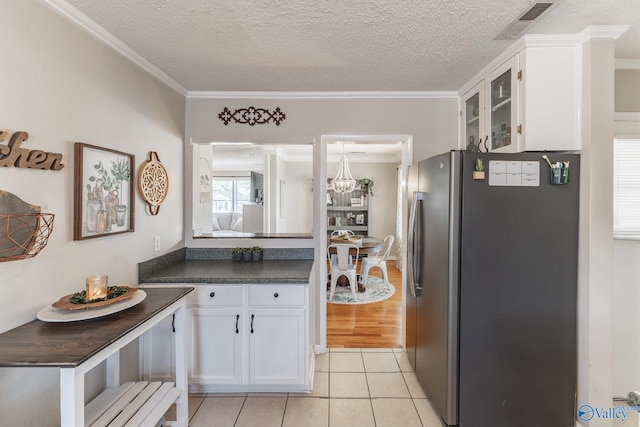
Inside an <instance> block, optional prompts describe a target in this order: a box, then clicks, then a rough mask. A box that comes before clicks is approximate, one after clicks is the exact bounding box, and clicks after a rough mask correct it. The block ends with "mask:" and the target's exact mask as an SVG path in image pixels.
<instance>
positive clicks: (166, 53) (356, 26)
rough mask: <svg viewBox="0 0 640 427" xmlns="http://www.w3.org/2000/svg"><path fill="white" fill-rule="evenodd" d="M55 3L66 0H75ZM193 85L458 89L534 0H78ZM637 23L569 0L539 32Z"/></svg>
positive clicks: (539, 24)
mask: <svg viewBox="0 0 640 427" xmlns="http://www.w3.org/2000/svg"><path fill="white" fill-rule="evenodd" d="M49 2H50V3H51V2H55V3H65V1H64V0H49ZM67 3H68V4H69V5H71V6H72V7H74V8H76V9H77V10H79V11H80V12H81V13H83V14H84V15H86V16H87V17H88V18H90V19H91V20H93V21H94V22H95V23H97V24H98V25H99V26H101V27H103V28H104V29H105V30H106V31H108V32H109V33H111V34H112V35H113V36H115V37H116V38H118V39H120V40H121V41H122V42H123V43H125V44H126V45H127V46H129V47H130V48H131V49H133V50H134V51H135V52H137V53H138V54H139V55H141V56H142V57H144V58H145V59H146V60H148V61H149V62H150V63H152V64H153V65H154V66H156V67H157V68H159V69H160V70H162V71H163V72H164V73H166V74H167V75H168V76H169V77H171V78H172V79H173V80H175V81H176V82H178V83H179V84H180V85H182V86H183V87H184V88H186V89H187V90H189V91H452V90H458V89H460V88H461V87H462V86H463V85H464V84H465V83H466V82H467V81H468V80H469V79H471V78H472V77H473V76H474V75H475V74H476V73H478V72H479V71H480V70H481V69H482V68H484V67H485V66H486V65H487V64H489V62H491V60H492V59H494V58H495V57H496V56H497V55H498V54H499V53H500V52H502V51H503V50H505V49H506V48H507V47H508V46H509V45H510V44H511V43H512V41H510V40H494V38H495V37H496V36H497V35H498V34H499V33H500V32H501V31H502V30H503V29H504V28H505V27H506V26H507V25H508V24H509V23H510V22H511V21H513V20H514V19H516V18H518V17H519V16H520V15H521V14H522V13H523V12H524V11H525V10H526V9H528V8H529V7H530V6H531V5H532V4H533V2H532V1H530V0H395V1H394V0H366V1H365V0H235V1H224V2H223V1H220V0H110V1H105V0H67ZM591 24H599V25H604V24H629V25H633V28H632V29H631V30H630V31H629V32H628V33H627V34H625V35H623V36H622V37H621V38H620V39H619V41H618V42H617V45H616V56H617V57H621V58H640V0H559V1H557V2H556V4H555V6H554V7H553V8H551V9H550V10H549V11H548V12H547V13H546V14H544V15H543V16H542V17H541V18H540V19H539V20H538V21H536V23H535V24H533V25H532V26H530V27H529V28H528V30H527V33H531V34H536V33H544V34H569V33H577V32H580V31H582V30H583V29H584V28H585V27H586V26H588V25H591Z"/></svg>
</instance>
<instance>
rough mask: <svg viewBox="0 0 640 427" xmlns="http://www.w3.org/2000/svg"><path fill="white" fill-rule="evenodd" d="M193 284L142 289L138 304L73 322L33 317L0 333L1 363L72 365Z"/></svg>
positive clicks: (75, 364)
mask: <svg viewBox="0 0 640 427" xmlns="http://www.w3.org/2000/svg"><path fill="white" fill-rule="evenodd" d="M192 290H193V288H188V287H187V288H170V287H166V288H161V289H145V290H144V291H145V292H146V294H147V297H146V298H145V299H144V300H143V301H142V302H140V303H139V304H137V305H135V306H133V307H130V308H127V309H126V310H123V311H119V312H117V313H113V314H109V315H107V316H103V317H99V318H95V319H90V320H80V321H76V322H60V323H57V322H56V323H47V322H42V321H40V320H34V321H32V322H29V323H26V324H24V325H22V326H18V327H17V328H15V329H11V330H10V331H7V332H5V333H3V334H0V367H7V366H9V367H19V366H28V367H36V366H46V367H54V366H56V367H74V366H78V365H80V364H81V363H82V362H85V361H86V360H87V359H89V358H90V357H92V356H94V355H95V354H97V353H99V352H100V351H101V350H103V349H105V348H106V347H108V346H109V345H110V344H111V343H113V342H114V341H115V340H117V339H118V338H120V337H122V336H124V335H126V334H127V333H129V332H130V331H132V330H133V329H135V328H136V327H137V326H139V325H141V324H142V323H144V322H146V321H147V320H149V319H150V318H151V317H153V316H154V315H156V314H157V313H159V312H160V311H162V310H163V309H164V308H166V307H168V306H170V305H171V304H173V303H174V302H175V301H177V300H179V299H180V298H183V297H184V296H185V295H186V294H188V293H189V292H191V291H192Z"/></svg>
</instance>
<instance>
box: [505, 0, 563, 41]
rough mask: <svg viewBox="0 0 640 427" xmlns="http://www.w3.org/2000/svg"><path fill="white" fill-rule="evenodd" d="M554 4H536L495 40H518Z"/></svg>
mask: <svg viewBox="0 0 640 427" xmlns="http://www.w3.org/2000/svg"><path fill="white" fill-rule="evenodd" d="M553 5H554V2H545V3H534V4H533V6H531V7H530V8H528V9H527V10H526V11H525V12H524V13H522V14H521V15H520V16H519V17H518V18H517V19H516V20H515V21H513V22H511V23H510V24H509V25H507V27H506V28H505V29H504V30H502V32H501V33H500V34H498V35H497V36H496V38H495V40H508V39H516V38H518V37H519V36H520V35H522V33H524V31H525V30H526V29H527V28H528V27H529V26H530V25H531V24H533V22H534V21H535V20H536V19H538V18H540V16H541V15H542V14H543V13H545V12H546V11H548V10H549V9H550V8H551V6H553Z"/></svg>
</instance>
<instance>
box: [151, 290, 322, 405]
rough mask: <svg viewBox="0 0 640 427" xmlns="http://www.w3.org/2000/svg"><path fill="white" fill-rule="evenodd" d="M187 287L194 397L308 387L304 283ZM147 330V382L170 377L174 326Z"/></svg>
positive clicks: (307, 334)
mask: <svg viewBox="0 0 640 427" xmlns="http://www.w3.org/2000/svg"><path fill="white" fill-rule="evenodd" d="M189 286H194V287H195V290H194V292H191V293H190V294H189V295H188V296H187V307H188V317H189V322H188V337H189V344H188V345H189V347H188V361H189V390H190V391H191V392H223V391H227V392H234V391H309V390H310V388H311V381H310V369H311V357H312V356H313V352H312V350H311V346H310V343H309V297H308V286H307V285H306V284H282V285H277V284H276V285H274V284H260V285H255V284H252V285H199V284H194V285H189ZM149 332H150V333H148V334H147V336H146V337H145V338H144V339H143V341H142V351H141V358H142V360H143V361H144V363H142V366H143V377H145V379H148V378H151V377H153V376H154V374H156V375H157V373H160V372H162V373H166V372H173V370H172V369H171V368H172V366H171V367H170V366H169V365H173V361H171V360H170V358H167V357H166V355H167V354H171V352H169V351H167V350H166V349H170V345H171V340H172V335H173V334H172V332H171V325H170V324H169V325H164V327H163V328H158V329H157V330H156V328H154V330H152V331H149ZM165 347H166V349H165Z"/></svg>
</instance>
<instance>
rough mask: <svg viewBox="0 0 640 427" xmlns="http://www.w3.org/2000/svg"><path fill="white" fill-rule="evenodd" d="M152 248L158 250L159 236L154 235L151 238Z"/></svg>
mask: <svg viewBox="0 0 640 427" xmlns="http://www.w3.org/2000/svg"><path fill="white" fill-rule="evenodd" d="M153 250H154V251H159V250H160V236H156V237H154V238H153Z"/></svg>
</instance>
